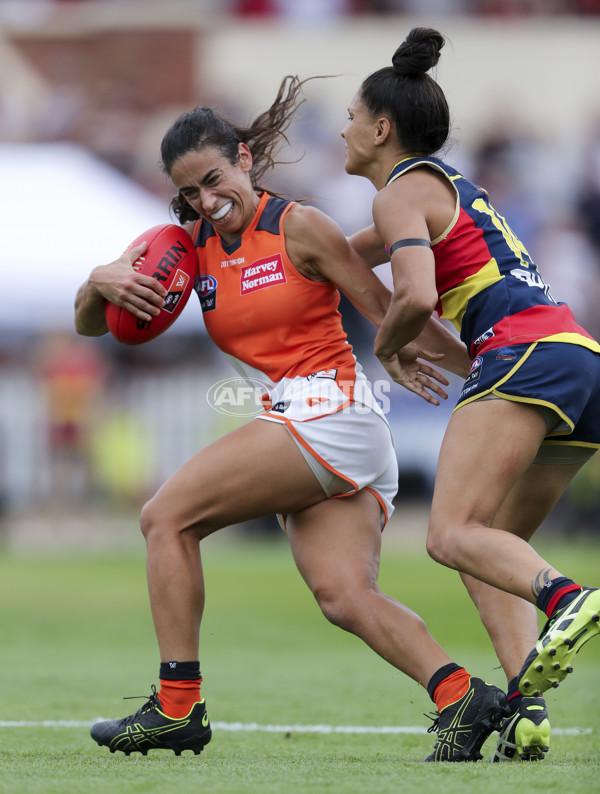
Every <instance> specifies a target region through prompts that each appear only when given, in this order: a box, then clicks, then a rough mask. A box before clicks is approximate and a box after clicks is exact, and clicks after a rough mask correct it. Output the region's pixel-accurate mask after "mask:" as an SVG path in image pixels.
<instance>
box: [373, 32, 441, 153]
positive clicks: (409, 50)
mask: <svg viewBox="0 0 600 794" xmlns="http://www.w3.org/2000/svg"><path fill="white" fill-rule="evenodd" d="M443 46H444V37H443V36H442V34H441V33H439V32H438V31H437V30H433V29H432V28H413V29H412V30H411V31H410V33H409V34H408V36H407V37H406V39H405V41H404V42H403V43H402V44H401V45H400V46H399V47H398V49H397V50H396V52H395V53H394V56H393V58H392V66H386V67H384V68H383V69H379V71H377V72H374V73H373V74H371V75H369V77H367V78H366V79H365V80H364V81H363V83H362V85H361V89H360V95H361V99H362V101H363V103H364V105H365V107H366V108H367V110H368V111H369V112H370V113H371V115H372V116H377V115H380V114H385V115H388V116H389V117H390V119H391V121H393V122H394V124H395V127H396V134H397V136H398V142H399V143H400V144H401V146H402V147H403V148H404V149H406V150H407V151H408V152H410V153H411V154H423V155H430V154H434V152H437V151H438V150H439V149H441V147H442V146H443V145H444V143H445V142H446V140H447V138H448V133H449V131H450V111H449V109H448V103H447V102H446V97H445V96H444V92H443V91H442V89H441V88H440V86H439V85H438V84H437V83H436V82H435V80H434V79H433V78H432V77H430V76H429V75H428V74H427V72H428V71H429V70H430V69H432V68H433V67H434V66H436V65H437V63H438V61H439V59H440V51H441V49H442V47H443Z"/></svg>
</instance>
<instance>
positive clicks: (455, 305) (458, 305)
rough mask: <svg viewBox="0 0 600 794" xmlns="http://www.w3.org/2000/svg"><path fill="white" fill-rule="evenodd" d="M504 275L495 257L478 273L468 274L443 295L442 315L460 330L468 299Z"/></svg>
mask: <svg viewBox="0 0 600 794" xmlns="http://www.w3.org/2000/svg"><path fill="white" fill-rule="evenodd" d="M502 278H503V277H502V275H501V274H500V270H499V268H498V263H497V262H496V260H495V259H490V261H489V262H488V263H487V264H486V265H484V266H483V267H482V268H480V269H479V270H478V271H477V273H474V274H473V275H472V276H468V277H467V278H466V279H465V280H464V281H462V282H461V283H460V284H457V286H456V287H454V288H453V289H450V290H448V291H447V292H445V293H444V295H443V296H442V315H441V316H442V317H443V318H444V319H445V320H450V322H451V323H452V324H453V325H454V326H455V327H456V329H457V330H458V331H460V325H461V322H462V317H463V314H464V313H465V309H466V307H467V303H468V301H469V300H470V299H471V298H472V297H473V295H477V293H478V292H481V290H484V289H486V287H490V286H491V285H492V284H495V283H496V281H501V280H502Z"/></svg>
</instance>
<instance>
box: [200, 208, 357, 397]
mask: <svg viewBox="0 0 600 794" xmlns="http://www.w3.org/2000/svg"><path fill="white" fill-rule="evenodd" d="M293 204H294V202H291V201H285V200H283V199H279V198H275V197H274V196H270V195H269V194H268V193H263V194H262V195H261V198H260V203H259V205H258V209H257V211H256V214H255V216H254V218H253V220H252V223H251V224H250V225H249V226H248V228H247V229H246V230H245V231H244V233H243V234H242V236H241V238H239V239H238V240H236V241H235V243H233V244H232V245H230V246H228V245H227V244H226V243H224V242H223V241H222V240H221V238H220V237H219V235H218V234H217V233H216V232H215V231H214V229H213V227H212V226H211V225H210V224H209V223H207V222H206V221H205V220H202V221H201V222H199V223H198V224H197V225H196V227H195V229H194V235H193V236H194V243H195V245H196V250H197V253H198V263H199V274H200V275H199V276H198V277H197V279H196V282H195V287H194V288H195V290H196V292H197V293H198V296H199V298H200V303H201V306H202V311H203V314H204V321H205V325H206V330H207V331H208V334H209V335H210V337H211V338H212V339H213V341H214V342H215V344H216V345H217V346H218V347H219V348H220V349H221V350H223V351H224V352H225V353H226V354H227V355H228V357H229V358H230V360H231V362H232V364H233V365H234V367H235V368H236V369H237V370H238V372H240V374H243V375H247V376H249V377H250V376H252V377H256V376H258V377H261V376H262V377H263V378H264V379H265V380H267V381H268V382H270V383H272V384H276V383H279V382H280V381H282V380H283V379H284V378H288V379H290V378H295V377H296V376H301V377H305V376H307V375H311V374H312V373H315V372H319V371H323V370H329V371H334V370H335V372H336V376H335V379H336V380H337V382H338V383H343V384H344V391H345V392H346V393H347V394H348V396H349V397H350V398H351V397H352V384H353V382H354V380H355V373H356V359H355V357H354V354H353V352H352V347H351V345H350V344H349V343H348V341H347V339H346V334H345V332H344V329H343V327H342V319H341V315H340V313H339V311H338V305H339V301H340V295H339V292H338V290H337V288H336V287H335V285H334V284H332V283H331V282H330V281H314V280H311V279H309V278H306V276H303V275H302V274H301V273H299V272H298V270H296V268H295V267H294V265H293V264H292V262H291V261H290V259H289V257H288V255H287V252H286V246H285V235H284V232H283V219H284V217H285V215H286V214H287V212H288V211H289V210H290V209H291V207H292V206H293ZM348 384H350V388H349V391H348Z"/></svg>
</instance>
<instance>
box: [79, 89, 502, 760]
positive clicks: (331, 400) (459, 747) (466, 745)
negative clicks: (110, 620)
mask: <svg viewBox="0 0 600 794" xmlns="http://www.w3.org/2000/svg"><path fill="white" fill-rule="evenodd" d="M300 91H301V83H299V81H298V80H297V78H291V77H288V78H285V79H284V81H283V82H282V85H281V88H280V91H279V93H278V95H277V98H276V100H275V102H274V103H273V105H272V106H271V107H270V108H269V110H268V111H266V112H265V113H264V114H262V115H261V116H259V117H258V118H257V119H256V120H255V121H254V123H253V124H252V125H251V126H249V127H248V128H239V127H235V126H233V125H232V124H230V123H229V122H228V121H226V120H225V119H223V118H221V117H220V116H219V115H217V114H216V113H215V112H214V111H213V110H212V109H210V108H203V107H198V108H196V109H194V110H192V111H190V112H189V113H186V114H185V115H184V116H182V117H181V118H179V119H178V120H177V121H176V122H175V123H174V124H173V126H172V127H171V128H170V129H169V130H168V132H167V133H166V135H165V137H164V139H163V141H162V151H161V153H162V162H163V165H164V169H165V171H166V172H167V173H168V174H169V176H170V178H171V179H172V181H173V183H174V185H175V187H176V189H177V195H176V196H175V199H174V201H173V209H174V211H175V213H176V215H177V217H178V219H179V220H180V222H181V223H182V224H184V225H185V228H186V229H187V231H188V232H189V234H190V236H191V238H192V240H193V241H194V244H195V246H196V249H197V254H198V265H199V274H200V275H199V278H198V280H197V288H198V292H199V297H200V301H201V305H202V308H203V312H204V321H205V325H206V329H207V331H208V333H209V334H210V336H211V337H212V339H213V340H214V341H215V343H216V344H217V345H218V346H219V347H220V348H221V349H222V350H223V351H225V353H226V354H227V355H228V356H229V357H230V359H231V360H232V362H233V363H234V365H235V366H236V368H237V369H238V371H239V372H241V373H244V374H248V375H253V376H256V374H257V373H260V377H261V378H262V379H264V380H265V381H266V382H268V383H269V387H268V393H267V394H266V396H265V410H264V412H263V413H261V414H260V415H259V416H258V417H257V418H256V419H254V420H253V421H250V422H249V423H248V424H246V425H244V426H242V427H240V428H238V429H236V430H234V431H233V432H231V433H229V434H227V435H225V436H224V437H222V438H221V439H219V440H218V441H216V442H214V443H213V444H211V445H209V446H208V447H207V448H205V449H203V450H202V451H200V452H198V453H197V454H196V455H194V456H193V457H192V458H191V459H190V460H189V461H188V462H187V463H185V464H184V465H183V466H182V467H181V468H180V469H179V470H178V471H177V472H175V474H174V475H173V476H172V477H170V478H169V479H168V480H167V482H166V483H165V484H164V485H163V486H162V487H161V488H160V489H159V491H158V492H157V493H156V495H155V496H154V497H153V498H152V499H151V500H150V501H149V502H148V503H147V504H146V505H145V506H144V508H143V510H142V514H141V528H142V532H143V535H144V537H145V540H146V546H147V572H148V586H149V594H150V604H151V609H152V615H153V619H154V625H155V629H156V635H157V638H158V645H159V650H160V658H161V664H160V674H159V679H160V690H159V692H158V693H156V692H155V693H154V694H153V695H152V697H150V699H149V700H148V702H147V703H146V704H145V705H144V706H142V708H141V709H140V710H139V711H138V712H136V713H135V714H133V715H131V716H129V717H126V718H124V719H122V720H114V721H104V722H100V723H97V724H96V725H94V727H93V728H92V736H93V738H94V739H95V740H96V741H97V742H98V743H99V744H101V745H108V747H109V748H110V750H111V751H114V750H117V749H118V750H123V751H124V752H125V753H127V754H129V753H130V752H133V751H139V752H142V753H144V754H145V753H146V752H147V750H148V749H149V748H152V747H160V748H170V749H173V750H174V751H175V752H176V753H177V754H179V753H180V752H181V751H182V750H184V749H186V748H188V749H191V750H193V751H194V752H196V753H198V752H200V750H201V749H202V748H203V746H204V745H205V744H206V743H207V742H208V741H209V739H210V736H211V732H210V726H209V723H208V717H207V715H206V709H205V703H204V700H203V699H201V697H200V680H201V678H200V667H199V661H198V654H199V629H200V621H201V617H202V612H203V608H204V582H203V575H202V565H201V555H200V545H201V541H202V540H203V539H204V538H206V537H207V536H208V535H210V534H211V533H213V532H216V531H217V530H219V529H221V528H222V527H226V526H229V525H231V524H235V523H237V522H241V521H247V520H250V519H253V518H257V517H260V516H265V515H269V514H273V513H276V514H279V515H280V516H281V521H282V523H283V525H284V527H285V529H286V532H287V536H288V539H289V542H290V546H291V549H292V553H293V556H294V559H295V562H296V564H297V567H298V569H299V571H300V573H301V575H302V576H303V578H304V579H305V581H306V583H307V585H308V586H309V588H310V589H311V591H312V592H313V594H314V596H315V598H316V600H317V602H318V603H319V606H320V607H321V609H322V611H323V613H324V614H325V616H326V617H327V618H328V619H329V620H330V621H331V622H332V623H333V624H335V625H337V626H340V627H341V628H343V629H345V630H347V631H350V632H352V633H354V634H356V635H357V636H358V637H360V638H361V639H362V640H364V642H366V643H367V644H368V645H369V646H370V647H371V648H372V649H373V650H374V651H375V652H376V653H378V654H379V655H380V656H382V657H383V658H384V659H386V660H387V661H388V662H390V664H392V665H394V666H395V667H397V668H398V669H399V670H402V671H403V672H404V673H406V674H407V675H408V676H410V677H411V678H413V679H414V680H415V681H418V682H422V683H423V685H425V686H426V687H427V690H428V692H429V694H430V695H431V697H432V699H433V700H434V702H435V704H436V706H437V710H438V712H439V718H438V719H437V720H436V721H435V723H434V725H435V726H437V728H438V738H437V741H436V743H435V746H434V749H433V751H432V753H431V755H430V756H429V757H428V759H427V760H431V761H460V760H476V759H478V758H480V757H481V754H480V752H479V749H480V747H481V745H482V743H483V741H484V740H485V738H486V737H487V736H488V735H489V734H490V733H491V731H492V730H494V729H495V728H497V727H498V726H499V725H500V722H501V719H502V717H503V715H504V713H505V710H506V708H507V706H506V696H505V695H504V693H503V692H502V691H501V690H500V689H498V688H497V687H494V686H490V685H489V684H486V683H485V682H484V681H482V680H481V679H478V678H473V677H471V676H470V675H469V674H468V673H467V672H466V671H465V670H464V668H462V667H460V666H459V665H457V664H455V663H454V662H453V661H452V660H451V659H450V658H449V657H448V655H447V654H446V653H445V651H444V650H443V649H442V648H441V647H440V646H439V645H438V644H437V642H435V640H434V639H433V638H432V637H431V635H430V634H429V632H428V630H427V628H426V626H425V624H424V622H423V621H422V620H421V618H420V617H419V616H418V615H416V614H415V613H414V612H413V611H411V610H410V609H408V608H407V607H405V606H403V605H402V604H401V603H399V602H398V601H395V600H394V599H392V598H390V597H389V596H387V595H385V594H384V593H382V592H381V591H380V590H379V588H378V586H377V578H378V569H379V555H380V546H381V529H382V526H383V525H384V524H385V523H386V521H387V519H388V518H389V516H390V513H391V511H392V499H393V497H394V495H395V493H396V488H397V478H398V471H397V463H396V456H395V453H394V448H393V445H392V439H391V433H390V428H389V425H388V423H387V421H386V419H385V416H384V415H383V413H382V411H381V410H380V408H379V406H378V404H377V403H376V401H375V400H374V398H373V395H372V393H371V390H370V388H369V386H368V384H367V381H366V379H365V377H364V375H363V374H362V372H361V369H360V366H359V364H358V363H357V361H356V359H355V357H354V354H353V352H352V348H351V346H350V345H349V344H348V342H347V341H346V336H345V333H344V330H343V328H342V325H341V320H340V315H339V313H338V311H337V307H338V302H339V292H338V288H339V289H340V290H343V292H344V293H345V294H346V295H347V296H348V297H349V298H350V299H351V300H352V301H353V302H354V304H355V305H356V306H357V307H358V308H359V309H360V310H361V311H362V312H363V313H364V314H365V315H366V316H367V317H368V318H370V319H371V320H372V321H373V322H374V323H375V324H376V325H379V324H380V323H381V321H382V320H383V318H384V316H385V314H386V310H387V308H388V303H389V297H390V294H389V292H388V291H387V289H386V288H384V287H383V286H382V284H381V282H380V281H379V279H377V277H376V276H375V275H374V274H373V273H372V271H371V270H370V268H369V267H368V266H367V265H366V263H365V262H364V261H363V260H362V259H361V258H360V257H359V256H358V255H357V254H356V253H355V252H354V251H353V250H352V249H351V247H350V246H349V244H348V242H347V241H346V239H345V237H344V235H343V234H342V232H341V230H340V229H339V227H338V226H337V225H336V224H335V223H333V222H332V221H331V220H330V219H329V218H327V217H326V216H325V215H323V214H322V213H321V212H319V211H318V210H316V209H314V208H312V207H310V206H305V205H303V204H298V203H295V202H293V201H287V200H283V199H281V198H278V197H277V196H274V195H272V194H270V193H269V192H267V191H265V190H263V188H262V187H261V186H260V182H261V179H262V177H263V176H264V175H265V173H266V172H267V171H268V170H269V169H270V168H272V167H273V165H274V164H275V161H274V157H275V149H276V146H277V144H278V143H279V142H280V141H281V140H282V136H283V131H284V130H285V129H286V127H287V126H288V124H289V122H290V120H291V118H292V115H293V113H294V110H295V109H296V107H297V105H298V103H299V97H300ZM145 250H146V248H145V246H144V245H143V244H142V245H140V246H137V247H136V248H133V249H132V250H131V251H130V252H129V253H126V254H124V255H123V256H121V257H119V259H117V260H116V261H115V262H113V263H111V264H109V265H106V266H101V267H97V268H95V269H94V270H93V271H92V273H91V274H90V276H89V278H88V280H87V281H86V282H85V284H83V285H82V287H81V288H80V290H79V292H78V295H77V298H76V310H75V322H76V327H77V330H78V331H79V332H80V333H82V334H86V335H91V336H95V335H100V334H104V333H106V331H107V325H106V321H105V317H104V305H105V301H110V302H112V303H115V304H117V305H120V306H124V307H126V308H127V309H129V310H130V311H132V312H133V313H134V314H135V315H136V316H137V317H139V318H140V319H142V320H148V319H150V318H151V317H152V316H153V315H156V313H157V312H158V311H159V310H160V307H161V306H162V304H163V298H164V289H163V288H162V287H161V286H160V285H159V284H158V282H157V281H155V280H154V279H152V278H150V277H148V276H145V275H143V274H140V273H138V272H137V271H136V268H135V263H136V261H137V260H138V259H139V257H142V256H143V254H144V252H145ZM421 349H423V350H429V349H431V350H433V351H434V352H435V351H437V352H440V353H442V352H443V353H445V355H446V359H445V362H444V365H445V366H446V367H448V368H449V369H452V370H454V371H455V372H458V373H462V374H463V376H464V375H465V374H466V372H467V370H468V357H467V356H466V351H465V350H464V346H463V345H462V343H460V342H459V341H458V340H457V339H456V338H455V337H454V335H453V334H452V333H451V332H449V331H447V329H445V328H443V326H442V325H441V324H439V323H437V322H436V321H433V320H432V321H431V322H430V323H428V324H426V327H425V331H424V334H422V335H421V338H420V339H419V341H418V344H417V345H415V344H411V345H409V346H408V347H406V348H404V349H402V350H400V348H398V351H396V353H394V356H393V357H395V358H396V360H397V366H396V369H395V370H394V374H395V377H396V379H397V380H398V381H400V382H402V383H403V384H404V385H405V386H407V387H408V388H409V389H411V390H413V391H414V392H416V393H417V394H420V395H421V396H423V397H424V398H425V399H426V400H429V401H431V402H437V401H438V399H437V398H438V397H444V396H445V392H444V391H443V388H442V387H441V386H440V385H439V381H440V380H441V382H442V383H445V382H446V381H445V379H444V378H443V376H441V375H439V374H438V373H437V372H436V370H434V369H433V368H432V367H431V366H430V365H429V364H427V363H426V362H424V361H422V360H419V359H418V358H417V355H419V354H420V350H421ZM421 358H422V357H421ZM400 371H401V374H400ZM436 379H437V380H438V382H437V383H436ZM436 395H437V396H436Z"/></svg>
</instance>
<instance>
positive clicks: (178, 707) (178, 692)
mask: <svg viewBox="0 0 600 794" xmlns="http://www.w3.org/2000/svg"><path fill="white" fill-rule="evenodd" d="M159 680H160V690H159V692H158V697H159V700H160V703H161V705H162V710H163V711H164V713H165V714H166V715H167V717H173V718H174V719H180V718H181V717H185V716H187V715H188V714H189V713H190V710H191V708H192V706H193V705H194V703H197V702H198V701H199V700H200V682H201V681H202V679H201V678H200V679H198V680H196V681H166V680H165V679H164V678H161V679H159Z"/></svg>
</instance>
